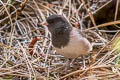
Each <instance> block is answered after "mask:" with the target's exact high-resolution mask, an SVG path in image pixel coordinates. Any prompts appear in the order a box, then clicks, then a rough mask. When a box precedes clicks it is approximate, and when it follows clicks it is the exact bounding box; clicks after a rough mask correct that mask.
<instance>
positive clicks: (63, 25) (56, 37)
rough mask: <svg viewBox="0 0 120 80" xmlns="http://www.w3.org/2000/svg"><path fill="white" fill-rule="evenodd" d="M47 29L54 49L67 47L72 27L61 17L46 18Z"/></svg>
mask: <svg viewBox="0 0 120 80" xmlns="http://www.w3.org/2000/svg"><path fill="white" fill-rule="evenodd" d="M47 23H48V29H49V31H50V32H51V34H52V43H53V46H55V47H59V48H60V47H62V46H65V45H67V43H68V41H69V36H70V31H71V30H72V26H71V25H70V24H69V22H68V21H67V20H66V19H65V18H64V17H63V16H61V15H55V14H54V15H51V16H49V17H48V18H47Z"/></svg>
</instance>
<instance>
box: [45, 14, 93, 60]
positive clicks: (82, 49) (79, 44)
mask: <svg viewBox="0 0 120 80" xmlns="http://www.w3.org/2000/svg"><path fill="white" fill-rule="evenodd" d="M47 23H48V30H49V31H50V32H51V35H52V44H53V47H54V49H55V50H56V52H57V53H59V54H61V55H62V56H64V57H66V58H77V57H79V56H82V55H86V54H87V53H89V51H91V50H92V45H91V44H90V42H89V41H88V40H87V38H85V37H84V36H83V35H82V32H80V30H79V29H77V28H75V27H72V26H71V25H70V23H69V22H68V21H67V20H66V19H65V17H63V16H61V15H55V14H54V15H51V16H49V17H48V18H47Z"/></svg>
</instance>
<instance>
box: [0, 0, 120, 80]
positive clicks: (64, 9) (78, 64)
mask: <svg viewBox="0 0 120 80" xmlns="http://www.w3.org/2000/svg"><path fill="white" fill-rule="evenodd" d="M93 1H94V3H91V2H89V3H91V4H92V5H88V4H85V2H84V0H81V1H80V0H53V1H51V0H14V1H12V0H8V2H6V0H3V1H0V77H1V78H0V80H3V79H4V80H27V79H29V80H59V79H61V80H113V79H114V80H119V79H120V67H119V65H120V64H119V63H118V62H119V61H120V59H119V56H120V52H119V51H118V49H119V48H120V47H115V48H114V47H112V46H113V45H112V43H113V42H114V40H115V38H116V36H117V35H118V34H119V31H120V30H113V31H109V30H100V29H98V27H106V26H108V25H112V24H120V21H112V22H109V23H104V24H101V25H96V23H95V20H94V16H93V15H92V12H94V11H95V10H96V9H99V7H100V6H102V5H103V4H104V3H107V0H101V1H99V0H98V1H97V2H96V0H93ZM110 1H111V0H110ZM48 2H50V3H48ZM82 9H83V11H82ZM90 9H91V11H90ZM117 10H118V7H116V12H115V20H116V18H117ZM51 14H60V15H63V16H65V17H66V18H67V19H68V20H69V22H71V24H72V25H76V23H79V24H80V26H81V27H80V28H81V30H82V31H85V32H86V34H87V36H88V38H90V40H91V42H92V43H93V45H94V48H93V51H92V52H91V53H90V55H89V56H86V57H85V59H82V58H81V57H79V58H78V59H77V60H76V61H75V62H74V63H73V64H71V66H70V68H69V69H68V70H67V71H65V64H66V60H67V59H65V58H64V57H63V56H61V55H57V54H56V53H55V51H52V50H51V45H52V44H51V39H50V36H51V35H50V34H49V32H48V29H47V27H46V26H45V25H42V24H44V22H46V18H47V17H48V16H49V15H51ZM86 16H90V19H91V20H92V23H93V25H94V27H91V26H89V27H85V26H84V25H83V21H84V18H85V17H86ZM107 32H115V33H116V34H112V35H110V34H107ZM110 36H112V37H111V38H110ZM36 37H37V38H38V39H35V38H36ZM118 39H119V37H118ZM118 46H119V45H118ZM116 50H117V52H116ZM31 51H33V52H32V55H31ZM116 53H117V54H116ZM83 64H84V66H83Z"/></svg>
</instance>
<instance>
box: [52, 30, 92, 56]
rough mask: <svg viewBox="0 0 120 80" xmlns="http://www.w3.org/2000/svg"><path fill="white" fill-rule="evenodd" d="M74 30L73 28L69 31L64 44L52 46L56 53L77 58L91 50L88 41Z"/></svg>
mask: <svg viewBox="0 0 120 80" xmlns="http://www.w3.org/2000/svg"><path fill="white" fill-rule="evenodd" d="M75 30H76V29H75ZM75 30H74V28H73V30H72V31H71V33H70V40H69V42H68V44H67V45H66V46H64V47H61V48H56V47H54V49H55V50H56V52H57V53H59V54H61V55H63V56H65V57H67V58H77V57H79V56H81V55H86V54H87V53H89V51H91V50H92V46H91V44H90V42H89V41H88V40H87V39H86V38H84V37H82V36H81V35H80V34H79V32H78V31H75Z"/></svg>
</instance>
